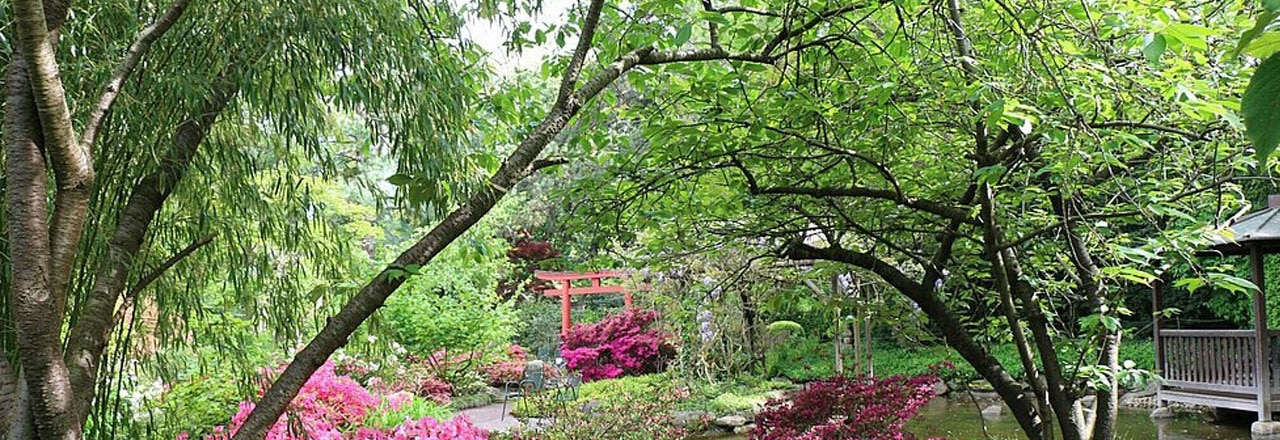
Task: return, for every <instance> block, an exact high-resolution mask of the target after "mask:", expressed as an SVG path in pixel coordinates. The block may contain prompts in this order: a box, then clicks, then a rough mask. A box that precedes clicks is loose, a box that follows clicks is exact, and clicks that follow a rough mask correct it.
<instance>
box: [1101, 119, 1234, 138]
mask: <svg viewBox="0 0 1280 440" xmlns="http://www.w3.org/2000/svg"><path fill="white" fill-rule="evenodd" d="M1089 126H1090V127H1093V128H1122V127H1128V128H1145V129H1149V130H1155V131H1162V132H1165V133H1173V134H1176V135H1179V136H1182V137H1185V138H1187V139H1191V140H1197V141H1207V140H1209V136H1208V135H1207V134H1205V133H1196V132H1194V131H1190V130H1184V129H1181V128H1177V127H1170V126H1167V125H1160V124H1152V123H1149V122H1139V121H1106V122H1093V123H1090V124H1089Z"/></svg>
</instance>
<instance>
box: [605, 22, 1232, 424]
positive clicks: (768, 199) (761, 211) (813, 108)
mask: <svg viewBox="0 0 1280 440" xmlns="http://www.w3.org/2000/svg"><path fill="white" fill-rule="evenodd" d="M1218 6H1221V5H1215V7H1214V8H1212V9H1209V10H1205V9H1201V8H1200V5H1192V4H1183V5H1180V7H1179V8H1175V9H1173V10H1169V11H1154V10H1148V9H1147V7H1145V6H1134V5H1129V4H1125V3H1123V2H1109V3H1106V4H1104V5H1097V6H1096V7H1095V6H1090V5H1081V4H1079V3H1069V2H1048V3H1040V4H1036V5H1027V4H1021V5H1013V4H1010V3H1008V2H1004V1H999V0H995V1H984V2H978V3H973V4H965V5H961V4H960V2H955V1H952V2H932V3H931V2H893V3H891V4H890V3H885V4H879V5H864V8H863V9H862V10H860V11H859V12H858V13H856V14H854V16H853V17H852V18H851V19H848V20H837V21H833V22H831V23H828V24H826V25H824V26H822V27H820V28H815V29H812V30H810V31H809V32H812V35H810V36H808V37H807V38H806V39H807V40H809V41H812V42H814V43H813V44H810V45H802V46H801V47H797V48H795V50H794V52H793V56H789V57H787V58H785V62H784V63H782V65H781V67H780V68H779V69H778V70H769V69H750V68H741V69H733V68H729V67H727V66H723V65H700V66H699V68H698V69H685V70H679V71H677V70H676V69H674V68H673V69H670V70H668V71H658V72H654V73H653V74H652V75H649V76H647V77H645V78H643V79H642V80H641V81H638V82H637V88H638V89H639V93H640V94H642V95H643V96H645V97H646V98H648V99H650V100H651V101H653V102H656V103H660V104H657V105H653V106H646V107H639V108H635V109H631V111H630V112H627V113H625V114H624V116H623V118H624V119H627V120H635V121H639V122H640V124H641V126H642V128H641V132H640V134H641V135H642V137H643V142H641V143H631V144H624V145H623V146H622V147H619V149H622V150H623V151H624V152H626V153H628V154H616V155H614V156H613V157H617V158H618V159H617V160H616V161H614V162H613V163H612V165H613V169H612V172H610V173H605V174H604V175H602V176H600V177H599V178H597V179H591V180H588V181H585V182H583V183H582V187H584V188H593V189H595V190H593V192H594V193H595V194H596V196H595V199H594V200H593V201H594V202H595V204H597V205H599V206H601V213H600V214H599V215H600V216H607V218H606V219H603V220H602V219H598V218H597V219H593V220H594V221H596V222H598V223H601V224H610V223H616V224H620V225H623V227H634V228H637V229H640V230H643V231H646V232H647V233H654V232H655V231H658V230H661V227H660V226H655V225H669V224H682V225H698V226H696V228H698V229H699V230H702V231H708V232H710V233H713V234H716V236H715V238H708V239H707V240H714V239H720V240H753V241H759V240H761V239H764V240H766V242H767V243H770V244H772V245H773V246H774V247H775V248H776V249H778V252H777V254H778V255H779V256H781V257H785V258H789V259H795V260H813V259H817V260H828V261H833V262H839V263H844V264H847V265H849V266H852V267H855V268H858V269H860V270H863V271H867V272H870V273H872V274H874V275H876V276H878V277H880V278H881V279H883V280H884V281H885V282H886V283H887V284H889V285H891V286H893V288H895V289H896V290H897V291H898V292H899V293H901V294H902V295H904V296H905V297H907V298H909V299H911V300H912V301H913V302H914V303H915V304H916V305H917V306H918V307H920V309H921V310H922V311H923V312H924V313H925V314H926V315H927V316H928V317H929V319H930V321H931V322H932V325H934V326H936V328H937V330H938V333H939V335H940V337H941V338H942V339H943V340H944V341H945V342H946V343H947V344H948V345H950V346H951V347H953V348H954V349H956V350H957V351H958V352H959V353H960V355H961V356H962V357H964V358H965V360H966V361H967V362H969V363H970V364H971V365H973V366H974V368H975V369H976V370H977V372H978V373H979V374H980V375H982V376H983V378H984V379H986V380H987V381H988V382H990V383H991V384H992V386H993V387H994V388H995V390H996V392H997V393H998V394H999V395H1000V396H1001V398H1002V399H1003V400H1004V401H1005V403H1006V404H1008V405H1009V407H1010V408H1011V409H1012V412H1013V414H1014V416H1015V418H1016V419H1017V421H1018V423H1019V424H1020V425H1021V427H1022V429H1023V430H1024V431H1025V432H1026V434H1027V436H1028V437H1029V438H1037V439H1038V438H1049V437H1050V436H1051V435H1052V431H1054V430H1055V429H1054V427H1055V426H1056V430H1058V431H1060V433H1061V435H1062V436H1063V438H1067V439H1078V438H1090V437H1092V438H1099V439H1101V438H1112V437H1113V436H1114V415H1115V408H1116V397H1117V396H1116V393H1117V390H1118V383H1117V375H1119V374H1121V370H1122V368H1121V366H1120V365H1119V362H1118V361H1119V359H1117V357H1118V353H1117V347H1118V345H1119V343H1120V339H1121V336H1122V330H1121V328H1120V326H1119V322H1120V321H1119V317H1120V316H1121V315H1123V314H1125V313H1127V311H1126V310H1125V309H1124V307H1123V303H1122V301H1120V300H1121V296H1122V293H1123V291H1124V288H1126V287H1128V286H1132V285H1141V284H1146V283H1150V282H1152V280H1154V279H1155V278H1156V276H1157V275H1158V273H1159V272H1160V271H1161V270H1162V269H1161V268H1160V266H1159V265H1158V263H1157V261H1160V260H1162V259H1163V260H1165V261H1168V260H1175V259H1179V258H1184V257H1188V256H1189V254H1190V251H1191V250H1193V249H1195V246H1196V244H1197V243H1198V242H1199V240H1200V238H1201V237H1202V236H1203V235H1204V234H1207V233H1211V232H1212V223H1209V222H1212V221H1213V220H1212V219H1220V218H1224V217H1227V216H1229V215H1231V213H1233V212H1234V211H1236V210H1238V209H1239V208H1240V200H1238V199H1236V198H1235V197H1233V196H1231V195H1230V193H1231V191H1230V190H1231V188H1233V185H1232V184H1231V183H1232V182H1233V181H1234V178H1235V177H1236V175H1237V173H1239V172H1241V171H1243V170H1246V169H1248V167H1250V166H1251V165H1252V161H1251V159H1250V158H1249V157H1247V155H1245V154H1242V153H1244V152H1246V151H1247V149H1246V147H1245V146H1244V144H1243V142H1242V138H1241V133H1240V131H1239V130H1240V128H1241V127H1240V124H1239V123H1238V122H1237V120H1238V119H1237V117H1236V114H1235V113H1234V112H1233V111H1231V110H1230V107H1228V105H1227V104H1226V103H1228V102H1230V101H1231V96H1233V94H1234V93H1236V90H1237V89H1238V87H1237V85H1236V84H1235V82H1234V81H1231V80H1230V79H1232V78H1235V77H1236V75H1237V74H1238V73H1239V72H1242V71H1246V70H1245V67H1244V66H1239V65H1229V66H1228V67H1226V68H1222V69H1221V70H1219V66H1220V65H1218V64H1215V63H1212V62H1210V60H1211V59H1216V58H1218V57H1220V56H1221V54H1222V53H1224V52H1225V51H1224V50H1223V49H1225V47H1223V42H1222V40H1217V39H1213V38H1209V36H1211V35H1232V34H1233V33H1234V32H1235V31H1234V30H1232V29H1230V26H1232V23H1234V20H1235V17H1236V16H1237V15H1238V14H1240V13H1241V12H1242V9H1243V8H1241V7H1240V6H1241V5H1240V4H1235V3H1233V4H1231V5H1229V6H1228V7H1218ZM1171 11H1176V12H1171ZM784 14H785V12H784V11H783V10H780V9H763V10H757V11H754V12H751V13H744V14H743V18H740V19H736V20H733V21H731V22H730V23H729V24H726V25H722V26H721V27H720V28H719V31H720V33H721V35H733V34H735V33H738V32H740V33H741V34H742V35H752V34H753V33H754V32H753V29H756V28H757V27H758V26H759V20H762V18H761V17H769V16H775V15H784ZM1153 15H1154V16H1155V17H1157V19H1156V20H1154V21H1152V20H1144V19H1140V18H1139V17H1148V16H1153ZM1049 17H1053V18H1052V19H1051V18H1049ZM708 38H709V37H708ZM1153 42H1158V43H1153ZM1170 42H1173V43H1170ZM839 43H847V44H839ZM1175 76H1176V77H1178V78H1185V80H1182V81H1179V83H1178V85H1176V86H1173V85H1171V82H1170V80H1169V78H1171V77H1175ZM1221 189H1225V191H1219V190H1221ZM585 205H587V206H590V205H591V204H590V203H588V204H585ZM1205 207H1214V209H1215V210H1214V211H1213V212H1208V213H1203V214H1201V213H1200V212H1203V210H1204V208H1205ZM628 208H631V209H628ZM637 210H640V211H642V212H645V213H647V214H648V215H644V216H634V213H635V212H636V211H637ZM633 216H634V217H633ZM636 217H643V218H636ZM615 220H616V221H615ZM628 233H635V232H634V231H630V232H628ZM1006 340H1008V341H1011V342H1013V343H1014V344H1015V345H1017V346H1018V348H1019V354H1020V363H1021V366H1022V369H1023V371H1025V372H1026V375H1025V377H1013V376H1011V375H1010V374H1008V372H1007V370H1006V368H1007V366H1004V365H1001V364H1000V363H999V362H998V361H997V360H995V359H994V358H993V357H992V356H991V354H990V353H989V352H988V351H987V349H986V347H985V346H986V343H988V342H1001V341H1006ZM1064 342H1069V345H1064ZM1067 346H1071V347H1085V348H1082V349H1080V350H1070V349H1068V350H1066V352H1067V353H1069V355H1064V354H1063V352H1064V349H1065V348H1066V347H1067ZM1090 347H1098V348H1097V349H1096V350H1095V349H1092V348H1090ZM1024 386H1026V387H1029V388H1031V389H1032V390H1034V391H1035V392H1034V393H1033V394H1032V396H1033V397H1031V398H1028V397H1027V396H1026V394H1024V392H1023V388H1024ZM1086 394H1095V395H1096V396H1097V399H1096V402H1097V404H1096V405H1097V407H1096V408H1095V411H1092V412H1091V413H1092V414H1096V417H1093V418H1086V417H1084V416H1083V414H1084V412H1083V411H1081V408H1080V406H1079V405H1080V404H1079V402H1080V398H1081V397H1082V396H1084V395H1086Z"/></svg>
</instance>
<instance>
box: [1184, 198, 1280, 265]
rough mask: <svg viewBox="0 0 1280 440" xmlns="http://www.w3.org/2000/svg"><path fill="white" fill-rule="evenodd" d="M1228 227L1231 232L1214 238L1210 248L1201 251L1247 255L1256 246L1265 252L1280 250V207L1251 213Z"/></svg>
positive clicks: (1204, 252) (1214, 253) (1215, 253)
mask: <svg viewBox="0 0 1280 440" xmlns="http://www.w3.org/2000/svg"><path fill="white" fill-rule="evenodd" d="M1226 229H1227V230H1228V231H1230V232H1229V233H1228V234H1224V236H1222V237H1218V238H1216V239H1214V240H1213V242H1212V243H1210V245H1209V249H1208V250H1205V251H1201V253H1202V254H1210V255H1218V254H1221V255H1247V254H1248V253H1249V249H1250V248H1252V247H1255V246H1257V247H1260V248H1261V249H1262V251H1263V253H1273V252H1277V251H1280V207H1277V206H1273V207H1270V208H1267V209H1263V210H1261V211H1257V212H1252V213H1249V214H1247V215H1245V216H1244V217H1240V218H1239V219H1236V220H1235V221H1233V222H1231V224H1230V225H1229V226H1227V228H1226ZM1228 237H1230V238H1228Z"/></svg>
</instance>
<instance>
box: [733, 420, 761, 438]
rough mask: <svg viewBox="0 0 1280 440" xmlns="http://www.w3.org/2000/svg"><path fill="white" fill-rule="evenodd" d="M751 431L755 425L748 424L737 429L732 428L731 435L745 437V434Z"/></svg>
mask: <svg viewBox="0 0 1280 440" xmlns="http://www.w3.org/2000/svg"><path fill="white" fill-rule="evenodd" d="M752 429H756V424H755V423H748V424H745V425H742V426H739V427H737V428H733V433H734V434H739V435H746V434H747V433H749V432H751V430H752Z"/></svg>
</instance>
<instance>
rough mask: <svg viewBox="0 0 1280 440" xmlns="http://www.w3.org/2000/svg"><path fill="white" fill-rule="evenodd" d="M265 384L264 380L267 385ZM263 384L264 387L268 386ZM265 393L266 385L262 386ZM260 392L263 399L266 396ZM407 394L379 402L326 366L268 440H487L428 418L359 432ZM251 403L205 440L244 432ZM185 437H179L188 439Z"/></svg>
mask: <svg viewBox="0 0 1280 440" xmlns="http://www.w3.org/2000/svg"><path fill="white" fill-rule="evenodd" d="M264 382H265V381H264ZM264 385H265V383H264ZM264 389H265V386H264ZM262 393H263V392H262V391H260V392H259V396H261V395H262ZM410 399H411V398H410V396H408V395H407V393H392V394H389V395H387V396H385V398H382V399H380V398H378V397H376V396H374V395H373V394H371V393H370V392H369V391H368V390H367V389H365V388H364V387H362V386H360V384H359V383H357V382H356V381H355V380H353V379H351V378H350V377H348V376H342V375H338V374H336V373H335V371H334V364H333V363H332V362H326V363H325V364H324V365H323V366H321V367H320V369H319V370H317V371H316V373H315V374H313V375H312V376H311V378H310V379H309V380H307V383H306V384H304V385H303V386H302V389H301V390H300V391H299V392H298V396H297V397H295V398H294V399H293V401H292V402H290V403H289V406H288V407H287V408H286V409H285V412H284V414H283V415H281V416H280V419H279V420H277V421H276V423H275V425H272V427H271V429H270V430H269V431H267V437H266V438H267V440H384V439H385V440H391V439H397V440H398V439H417V438H422V439H439V440H484V439H487V438H488V433H486V432H485V431H484V430H481V429H479V428H476V427H475V426H473V425H471V422H470V421H469V420H467V419H466V418H465V417H458V418H455V419H454V420H451V421H448V422H439V421H437V420H435V419H432V418H430V417H423V418H421V419H418V420H406V421H405V422H404V423H403V424H401V425H398V426H395V427H391V428H387V429H374V428H367V427H366V428H361V426H362V424H363V423H364V421H365V418H366V417H367V416H368V415H369V414H370V413H371V412H373V411H375V410H377V409H379V404H380V403H384V402H385V403H384V405H383V409H386V410H390V411H395V410H397V409H399V407H401V406H403V405H405V404H406V403H407V402H409V400H410ZM253 408H254V404H253V403H252V402H241V403H240V406H239V411H238V412H237V413H236V415H235V416H233V417H232V418H231V423H229V424H228V425H226V426H218V427H215V428H214V430H213V433H212V434H209V435H206V436H205V437H204V438H205V440H227V439H230V438H231V436H232V435H233V434H234V433H235V432H236V431H237V430H239V429H240V426H241V425H243V424H244V421H245V420H246V419H248V418H249V413H250V412H252V411H253ZM185 438H186V436H185V435H182V436H179V439H180V440H185Z"/></svg>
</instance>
